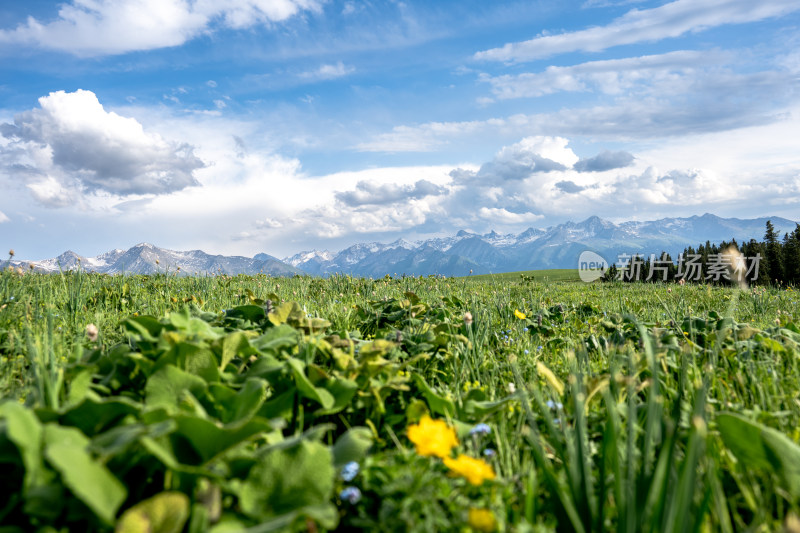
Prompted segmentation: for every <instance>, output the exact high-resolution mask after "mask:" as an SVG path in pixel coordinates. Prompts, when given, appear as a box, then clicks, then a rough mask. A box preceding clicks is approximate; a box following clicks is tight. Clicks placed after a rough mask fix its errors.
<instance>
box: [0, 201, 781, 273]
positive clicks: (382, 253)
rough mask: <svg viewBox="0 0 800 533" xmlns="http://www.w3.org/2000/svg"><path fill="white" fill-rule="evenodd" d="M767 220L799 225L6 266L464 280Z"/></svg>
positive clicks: (695, 226) (613, 257) (644, 226)
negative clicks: (436, 276)
mask: <svg viewBox="0 0 800 533" xmlns="http://www.w3.org/2000/svg"><path fill="white" fill-rule="evenodd" d="M767 220H771V221H772V223H773V225H774V226H775V229H776V230H777V231H778V232H779V233H780V234H783V233H784V232H789V231H793V230H794V229H795V227H796V223H795V222H793V221H791V220H787V219H785V218H779V217H769V218H756V219H738V218H720V217H717V216H715V215H711V214H705V215H702V216H693V217H688V218H663V219H660V220H653V221H646V222H639V221H631V222H622V223H619V224H615V223H613V222H610V221H608V220H603V219H601V218H599V217H595V216H593V217H589V218H587V219H586V220H584V221H582V222H566V223H564V224H559V225H556V226H551V227H548V228H528V229H527V230H525V231H523V232H521V233H519V234H513V233H509V234H499V233H496V232H494V231H492V232H490V233H486V234H483V235H480V234H477V233H471V232H468V231H459V232H458V233H456V234H455V235H453V236H449V237H437V238H433V239H428V240H421V241H416V242H409V241H407V240H404V239H398V240H396V241H394V242H391V243H388V244H387V243H378V242H372V243H359V244H354V245H352V246H350V247H348V248H345V249H344V250H341V251H339V252H330V251H327V250H323V251H319V250H311V251H306V252H300V253H297V254H295V255H292V256H291V257H287V258H285V259H283V260H279V259H277V258H275V257H273V256H271V255H268V254H266V253H259V254H256V255H255V256H254V257H252V258H250V257H242V256H233V257H229V256H223V255H210V254H207V253H205V252H203V251H201V250H191V251H185V252H181V251H174V250H166V249H164V248H158V247H157V246H153V245H152V244H148V243H141V244H137V245H136V246H134V247H132V248H130V249H129V250H112V251H110V252H106V253H104V254H101V255H98V256H97V257H82V256H80V255H78V254H76V253H75V252H73V251H67V252H64V253H63V254H61V255H60V256H58V257H56V258H53V259H45V260H43V261H16V260H14V261H6V262H0V268H4V267H6V266H8V265H12V266H18V267H22V268H28V265H31V264H32V265H33V267H34V268H35V269H36V270H39V271H45V272H58V271H59V269H61V270H75V269H78V268H81V269H83V270H87V271H96V272H106V273H110V274H114V273H136V274H151V273H156V272H162V273H163V272H180V274H200V275H203V274H220V273H224V274H258V273H260V272H263V273H265V274H270V275H273V276H291V275H296V274H299V275H302V274H311V275H322V276H325V275H330V274H334V273H345V274H351V275H356V276H371V277H383V276H385V275H386V274H389V275H394V274H407V275H412V274H413V275H429V274H444V275H447V276H465V275H467V274H469V273H470V272H472V273H473V274H483V273H489V272H514V271H518V270H537V269H545V268H577V264H578V256H579V255H580V254H581V252H583V251H585V250H592V251H594V252H597V253H599V254H600V255H602V256H603V257H604V258H605V259H606V261H608V262H610V263H614V262H617V258H618V257H619V255H620V254H623V253H624V254H636V253H639V254H644V255H650V254H653V253H654V254H660V253H661V252H662V251H665V252H668V253H670V254H671V255H672V256H673V257H677V254H678V253H680V252H682V251H683V250H684V248H686V247H687V246H694V247H696V246H697V245H699V244H703V243H705V242H706V241H710V242H712V243H718V242H721V241H724V240H725V241H729V240H731V239H736V240H737V241H739V242H742V241H747V240H750V239H757V240H762V239H763V237H764V232H765V226H766V222H767Z"/></svg>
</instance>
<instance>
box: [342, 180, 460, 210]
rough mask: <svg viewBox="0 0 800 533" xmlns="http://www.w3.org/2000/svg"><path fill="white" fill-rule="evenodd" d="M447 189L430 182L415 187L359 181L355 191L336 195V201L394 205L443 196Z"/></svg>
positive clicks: (354, 204)
mask: <svg viewBox="0 0 800 533" xmlns="http://www.w3.org/2000/svg"><path fill="white" fill-rule="evenodd" d="M444 192H445V189H444V188H443V187H440V186H438V185H436V184H435V183H431V182H430V181H428V180H419V181H417V182H416V183H414V184H413V185H397V184H394V183H374V182H370V181H359V182H358V183H357V184H356V188H355V190H352V191H341V192H337V193H336V199H337V200H339V201H340V202H342V203H344V204H346V205H349V206H353V207H354V206H360V205H382V204H392V203H396V202H400V201H406V200H410V199H415V198H424V197H425V196H437V195H440V194H443V193H444Z"/></svg>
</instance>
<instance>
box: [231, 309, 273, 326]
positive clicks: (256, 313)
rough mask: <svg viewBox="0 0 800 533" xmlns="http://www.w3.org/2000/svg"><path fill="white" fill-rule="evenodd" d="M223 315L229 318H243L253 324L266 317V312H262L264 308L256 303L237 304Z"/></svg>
mask: <svg viewBox="0 0 800 533" xmlns="http://www.w3.org/2000/svg"><path fill="white" fill-rule="evenodd" d="M225 315H226V316H229V317H231V318H243V319H244V320H249V321H250V322H253V323H255V324H257V323H259V322H261V321H262V320H264V319H265V318H266V317H267V313H266V312H264V308H263V307H261V306H258V305H239V306H237V307H234V308H233V309H229V310H228V311H226V312H225Z"/></svg>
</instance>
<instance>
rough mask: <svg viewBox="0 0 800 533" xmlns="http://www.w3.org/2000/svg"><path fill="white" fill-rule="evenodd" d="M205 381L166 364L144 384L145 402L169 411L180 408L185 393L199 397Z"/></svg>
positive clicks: (204, 388)
mask: <svg viewBox="0 0 800 533" xmlns="http://www.w3.org/2000/svg"><path fill="white" fill-rule="evenodd" d="M206 387H207V385H206V382H205V380H203V379H202V378H200V377H198V376H194V375H192V374H190V373H189V372H185V371H183V370H181V369H179V368H177V367H175V366H172V365H167V366H165V367H163V368H162V369H161V370H159V371H158V372H156V373H155V374H153V375H152V376H150V379H148V380H147V385H145V389H144V390H145V404H147V406H148V407H151V408H152V407H164V408H166V409H168V410H170V411H171V412H176V411H178V410H180V406H181V403H182V402H183V401H184V398H185V396H186V394H187V393H191V394H192V395H194V396H195V398H199V397H200V396H202V394H203V393H204V392H205V390H206Z"/></svg>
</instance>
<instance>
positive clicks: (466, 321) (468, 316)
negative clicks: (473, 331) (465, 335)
mask: <svg viewBox="0 0 800 533" xmlns="http://www.w3.org/2000/svg"><path fill="white" fill-rule="evenodd" d="M464 324H465V325H467V326H469V325H470V324H472V313H470V312H469V311H467V312H466V313H464Z"/></svg>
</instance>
